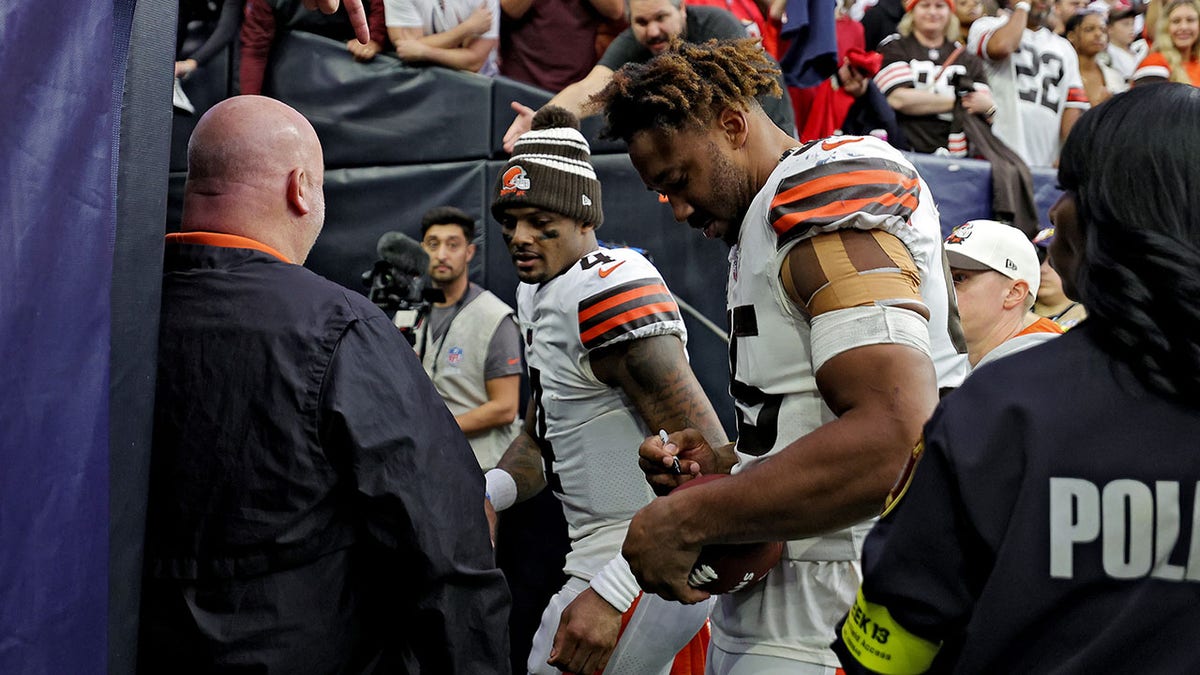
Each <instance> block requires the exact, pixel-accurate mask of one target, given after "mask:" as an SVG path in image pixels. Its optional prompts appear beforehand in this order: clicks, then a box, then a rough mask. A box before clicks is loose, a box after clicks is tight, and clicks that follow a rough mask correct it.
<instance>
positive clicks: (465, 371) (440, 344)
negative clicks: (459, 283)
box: [416, 290, 521, 471]
mask: <svg viewBox="0 0 1200 675" xmlns="http://www.w3.org/2000/svg"><path fill="white" fill-rule="evenodd" d="M513 320H514V319H513V310H512V308H511V307H509V306H508V305H506V304H504V301H502V300H501V299H500V298H497V297H496V296H495V295H493V294H492V293H491V292H489V291H486V290H485V291H483V293H481V294H480V295H479V296H478V297H476V298H475V299H474V300H472V301H471V302H469V303H467V304H466V305H464V306H463V308H462V309H461V310H459V312H458V314H456V315H455V316H454V318H453V319H451V320H450V325H449V326H448V327H447V328H446V334H445V335H443V336H442V339H440V340H432V339H431V340H429V341H428V343H427V344H426V346H425V353H424V354H423V355H422V358H421V365H423V366H424V367H425V372H426V373H428V374H429V377H430V379H432V380H433V386H434V387H436V388H437V390H438V393H440V394H441V395H442V398H443V399H445V401H446V407H447V408H449V409H450V412H451V413H453V414H455V415H461V414H463V413H465V412H468V411H470V410H474V409H475V408H478V407H479V406H481V405H483V404H484V403H487V400H488V397H487V386H486V384H485V380H484V377H483V375H484V367H485V365H486V363H487V355H488V345H489V343H491V341H492V336H493V335H495V334H496V329H497V328H498V327H499V326H500V322H501V321H513ZM427 328H428V326H427V325H426V326H424V327H422V329H421V331H422V332H423V331H424V330H426V329H427ZM416 338H417V344H418V345H419V344H422V343H424V342H425V339H426V338H425V336H424V335H422V334H420V333H418V335H417V336H416ZM520 430H521V423H520V421H519V415H518V419H514V420H513V422H512V423H511V424H506V425H503V426H499V427H493V428H491V429H487V430H485V431H480V432H478V433H475V434H471V435H470V436H468V437H467V440H468V441H470V443H471V449H472V450H474V451H475V458H476V459H478V460H479V466H480V467H482V468H483V470H484V471H487V470H488V469H491V468H493V467H495V466H496V463H497V462H499V461H500V457H501V456H502V455H504V451H505V450H507V449H508V444H509V443H511V442H512V439H513V438H515V437H516V436H517V433H519V432H520Z"/></svg>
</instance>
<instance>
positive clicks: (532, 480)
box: [497, 431, 546, 502]
mask: <svg viewBox="0 0 1200 675" xmlns="http://www.w3.org/2000/svg"><path fill="white" fill-rule="evenodd" d="M497 466H499V468H501V469H504V470H505V471H507V472H508V473H509V475H511V476H512V477H513V481H515V482H516V484H517V501H518V502H520V501H524V500H526V499H529V498H530V497H532V496H534V495H536V494H537V493H538V492H541V491H542V488H544V487H546V474H545V473H544V471H543V469H542V453H541V450H540V448H538V444H537V441H535V440H534V439H533V437H532V436H530V435H529V434H527V433H525V432H524V431H522V432H521V433H520V434H517V437H516V438H514V439H513V442H512V444H510V445H509V446H508V450H505V451H504V456H503V457H501V458H500V463H499V464H498V465H497Z"/></svg>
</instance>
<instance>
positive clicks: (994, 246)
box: [945, 220, 1041, 296]
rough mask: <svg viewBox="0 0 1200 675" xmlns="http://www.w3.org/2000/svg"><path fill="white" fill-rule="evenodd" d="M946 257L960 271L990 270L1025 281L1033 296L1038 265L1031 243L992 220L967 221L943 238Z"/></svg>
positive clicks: (1017, 232) (1022, 234)
mask: <svg viewBox="0 0 1200 675" xmlns="http://www.w3.org/2000/svg"><path fill="white" fill-rule="evenodd" d="M945 245H946V258H948V259H949V260H950V266H951V267H957V268H959V269H964V270H994V271H996V272H999V273H1001V274H1003V275H1004V276H1006V277H1008V278H1010V279H1019V280H1021V281H1024V282H1025V283H1027V284H1029V294H1030V295H1031V296H1036V295H1037V292H1038V286H1039V285H1040V284H1041V270H1040V269H1039V268H1040V267H1041V265H1040V263H1038V256H1037V250H1036V249H1034V247H1033V242H1031V241H1029V239H1028V238H1027V237H1026V236H1025V234H1024V233H1023V232H1021V231H1020V230H1018V229H1017V228H1015V227H1013V226H1012V225H1005V224H1004V223H998V222H996V221H994V220H969V221H967V222H965V223H963V224H962V225H959V226H958V227H956V228H954V231H953V232H951V233H950V236H949V237H946V244H945Z"/></svg>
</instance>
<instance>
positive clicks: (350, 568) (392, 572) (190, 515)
mask: <svg viewBox="0 0 1200 675" xmlns="http://www.w3.org/2000/svg"><path fill="white" fill-rule="evenodd" d="M152 453H153V454H152V461H151V480H150V502H149V515H148V531H147V544H146V569H147V579H146V584H145V591H144V595H143V613H142V636H141V651H142V653H141V657H142V659H141V663H140V665H141V669H142V671H144V672H155V673H157V672H193V671H194V672H230V671H233V670H237V671H238V672H256V673H298V672H303V673H335V672H339V673H340V672H396V673H405V672H424V673H507V672H508V669H509V667H508V663H509V659H508V636H507V617H508V607H509V596H508V591H507V588H506V587H505V583H504V578H503V576H502V575H501V574H500V572H499V571H498V570H497V569H496V567H495V564H494V560H493V554H492V547H491V545H490V542H489V539H488V532H487V525H486V522H485V520H484V517H483V493H484V485H483V478H482V475H481V472H480V470H479V466H478V464H477V463H476V460H475V457H474V455H473V454H472V453H471V448H470V447H469V446H468V445H467V442H466V439H465V438H464V437H463V435H462V433H461V431H460V430H459V428H458V425H457V424H456V423H455V421H454V418H453V417H452V416H451V415H450V413H449V411H448V410H447V409H446V407H445V405H444V404H443V403H442V401H441V398H440V397H439V396H438V395H437V392H436V391H435V390H434V388H433V386H432V384H431V383H430V382H429V379H428V378H427V377H426V375H425V373H424V371H423V370H422V369H421V364H420V363H419V362H418V361H417V359H416V356H415V355H414V354H413V351H412V348H411V347H409V345H408V344H407V342H405V340H404V338H403V337H402V336H401V335H400V333H399V332H398V331H397V330H396V329H395V327H394V326H392V325H391V323H390V322H389V321H388V320H387V318H386V317H385V316H384V314H383V313H382V312H381V311H380V310H379V309H377V308H376V307H375V306H374V305H372V304H371V303H370V302H368V301H367V300H366V298H364V297H362V296H361V295H359V294H357V293H354V292H351V291H348V290H346V289H344V288H342V287H340V286H338V285H336V284H334V283H332V282H329V281H327V280H325V279H323V278H321V277H319V276H317V275H315V274H313V273H312V272H310V271H308V270H306V269H304V268H303V267H300V266H298V265H292V264H288V263H285V262H283V261H281V260H279V259H277V258H275V257H273V256H271V255H268V254H266V253H262V252H259V251H255V250H251V249H241V248H222V247H215V246H208V245H201V244H195V243H168V245H167V254H166V264H165V277H164V283H163V301H162V322H161V325H160V336H159V365H158V387H157V399H156V403H155V433H154V447H153V450H152Z"/></svg>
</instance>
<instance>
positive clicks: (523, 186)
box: [500, 166, 529, 197]
mask: <svg viewBox="0 0 1200 675" xmlns="http://www.w3.org/2000/svg"><path fill="white" fill-rule="evenodd" d="M500 181H501V182H500V194H502V195H516V196H518V197H519V196H521V195H523V194H525V191H526V190H528V189H529V174H528V173H525V169H522V168H521V167H519V166H514V167H512V168H511V169H509V170H508V171H505V172H504V175H503V176H501V177H500Z"/></svg>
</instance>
